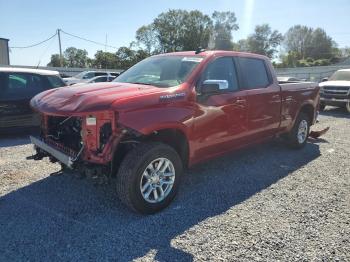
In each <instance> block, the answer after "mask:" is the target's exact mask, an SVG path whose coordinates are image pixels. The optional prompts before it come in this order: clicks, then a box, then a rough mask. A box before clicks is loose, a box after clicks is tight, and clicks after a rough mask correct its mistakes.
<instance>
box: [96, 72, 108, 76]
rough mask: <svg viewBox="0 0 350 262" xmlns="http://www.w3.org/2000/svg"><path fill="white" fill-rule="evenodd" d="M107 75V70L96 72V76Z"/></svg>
mask: <svg viewBox="0 0 350 262" xmlns="http://www.w3.org/2000/svg"><path fill="white" fill-rule="evenodd" d="M106 75H107V73H105V72H96V73H95V76H106Z"/></svg>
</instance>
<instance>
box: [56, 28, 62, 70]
mask: <svg viewBox="0 0 350 262" xmlns="http://www.w3.org/2000/svg"><path fill="white" fill-rule="evenodd" d="M57 35H58V45H59V48H60V66H61V67H63V63H62V60H63V57H62V47H61V29H57Z"/></svg>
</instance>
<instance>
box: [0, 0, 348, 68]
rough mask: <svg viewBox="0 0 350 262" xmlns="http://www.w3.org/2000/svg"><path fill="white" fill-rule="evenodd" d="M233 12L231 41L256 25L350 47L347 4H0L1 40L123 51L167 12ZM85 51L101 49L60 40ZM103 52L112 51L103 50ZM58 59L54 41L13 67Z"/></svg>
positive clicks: (16, 53) (297, 0) (340, 0)
mask: <svg viewBox="0 0 350 262" xmlns="http://www.w3.org/2000/svg"><path fill="white" fill-rule="evenodd" d="M173 8H176V9H186V10H194V9H198V10H200V11H202V12H203V13H205V14H209V15H210V14H212V12H213V11H214V10H218V11H233V12H235V14H236V16H237V19H238V24H239V27H240V29H239V30H238V31H237V32H234V33H233V37H234V40H235V41H237V40H239V39H242V38H245V37H246V36H247V35H248V34H250V33H252V32H253V30H254V26H255V25H257V24H262V23H268V24H270V25H271V27H272V28H273V29H277V30H279V31H280V32H282V33H285V32H286V31H287V30H288V28H289V27H290V26H292V25H295V24H303V25H308V26H311V27H321V28H324V29H325V30H326V32H327V33H328V34H329V35H330V36H331V37H332V38H333V40H335V41H336V42H337V43H338V44H339V46H340V47H344V46H350V28H349V24H350V0H334V1H329V0H309V1H306V0H290V1H282V0H279V1H278V0H246V1H242V0H240V1H239V0H231V1H230V0H222V1H221V0H212V1H210V0H173V1H166V0H148V1H144V0H129V1H125V0H124V1H116V0H114V1H113V0H106V1H97V0H95V1H92V0H77V1H73V0H70V1H68V0H60V1H43V0H40V1H39V0H26V1H20V0H11V1H8V0H0V38H1V37H2V38H8V39H10V43H9V45H10V46H27V45H30V44H33V43H36V42H40V41H41V40H44V39H47V38H48V37H50V36H51V35H53V34H54V33H55V31H56V29H57V28H61V29H63V30H64V31H66V32H68V33H72V34H75V35H78V36H82V37H85V38H88V39H91V40H94V41H98V42H102V43H105V41H106V35H107V43H108V44H109V45H112V46H116V47H119V46H125V45H126V46H128V45H129V43H130V42H131V41H133V40H134V38H135V32H136V30H137V29H138V28H139V27H140V26H142V25H145V24H149V23H151V22H152V20H153V19H154V18H155V17H156V16H157V15H158V14H159V13H161V12H165V11H167V10H168V9H173ZM70 46H74V47H77V48H83V49H86V50H87V51H88V53H89V56H90V57H93V55H94V54H95V52H96V51H97V50H104V47H103V46H98V45H96V44H93V43H88V42H85V41H82V40H79V39H75V38H72V37H70V36H67V35H62V48H63V50H64V49H65V48H67V47H70ZM107 51H111V52H112V51H115V50H114V49H112V48H107ZM53 53H58V41H57V38H56V37H55V38H53V39H52V40H51V41H48V42H46V43H45V44H43V45H40V46H38V47H33V48H28V49H12V51H11V53H10V60H11V64H13V65H37V64H38V63H39V61H40V65H46V64H47V63H48V62H49V59H50V56H51V54H53Z"/></svg>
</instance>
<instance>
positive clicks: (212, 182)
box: [0, 143, 320, 261]
mask: <svg viewBox="0 0 350 262" xmlns="http://www.w3.org/2000/svg"><path fill="white" fill-rule="evenodd" d="M319 156H320V151H319V145H318V144H315V143H309V144H308V145H307V146H306V147H305V148H304V149H303V150H301V151H295V150H290V149H287V148H286V147H285V146H284V145H282V144H281V143H277V144H276V143H269V144H265V145H260V146H256V147H253V148H250V149H246V150H242V151H239V153H231V154H228V155H226V156H224V157H221V158H218V159H215V160H212V161H210V162H208V163H205V164H202V165H199V166H196V167H194V168H193V169H191V170H189V171H187V172H186V174H185V177H184V179H183V183H182V187H181V189H180V192H179V195H178V197H177V198H176V200H175V201H174V202H173V203H172V204H171V206H170V207H169V208H167V209H166V210H164V211H163V212H160V213H158V214H156V215H152V216H141V215H137V214H134V213H132V212H130V211H129V210H128V209H126V208H125V207H124V206H123V205H122V204H121V203H120V202H119V200H118V199H117V197H116V194H115V191H114V187H113V186H112V185H108V186H99V187H95V186H93V185H92V183H91V181H88V180H79V179H77V178H74V177H73V176H71V175H69V174H63V175H61V176H48V177H47V178H45V179H43V180H40V181H38V182H35V183H32V184H30V185H28V186H26V187H23V188H20V189H18V190H16V191H13V192H11V193H8V194H7V195H5V196H3V197H1V198H0V232H1V239H0V254H1V253H2V254H3V256H5V255H6V256H7V257H8V258H12V260H37V259H38V258H40V259H42V260H47V259H50V260H53V261H55V260H82V261H85V260H94V261H95V260H102V261H106V260H113V261H114V260H115V261H130V260H133V259H136V258H139V257H143V256H145V255H146V254H149V253H150V252H151V253H152V252H153V251H154V250H155V251H154V252H155V254H153V256H155V257H154V259H156V260H159V261H192V260H193V256H192V255H191V254H189V253H187V252H185V251H183V250H181V249H178V248H176V246H175V245H174V244H172V240H173V239H175V238H176V237H179V236H180V235H181V234H183V233H184V232H185V231H186V230H189V229H190V228H191V227H193V226H195V225H197V224H198V223H200V222H201V221H204V220H206V219H208V218H211V217H215V216H218V215H220V214H222V213H223V212H226V211H227V210H229V209H232V208H234V207H235V205H237V204H239V203H241V202H243V201H245V200H247V199H248V198H250V197H252V196H254V195H255V194H256V193H257V192H260V191H262V190H264V189H266V188H268V187H269V186H271V185H272V184H274V183H276V182H278V181H279V180H280V179H282V178H284V177H286V176H288V175H289V174H291V173H292V172H293V171H295V170H297V169H299V168H301V167H302V166H304V165H306V164H308V163H309V162H311V161H313V160H314V159H316V158H318V157H319ZM43 172H45V170H43ZM208 237H210V236H208ZM1 256H2V255H0V257H1Z"/></svg>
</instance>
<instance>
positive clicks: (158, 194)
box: [117, 143, 182, 214]
mask: <svg viewBox="0 0 350 262" xmlns="http://www.w3.org/2000/svg"><path fill="white" fill-rule="evenodd" d="M181 176H182V162H181V159H180V157H179V155H178V154H177V152H176V151H175V150H174V149H173V148H172V147H170V146H168V145H165V144H162V143H144V144H140V145H138V146H137V147H136V148H134V149H132V150H131V151H130V152H129V153H128V154H127V155H126V156H125V158H124V160H123V162H122V163H121V166H120V169H119V172H118V174H117V193H118V196H119V198H120V200H121V201H122V202H123V203H124V204H125V205H127V206H128V207H129V208H130V209H132V210H134V211H136V212H139V213H143V214H152V213H156V212H158V211H160V210H162V209H164V208H165V207H167V206H168V205H169V204H170V203H171V201H172V200H173V199H174V197H175V195H176V193H177V189H178V185H179V183H180V180H181Z"/></svg>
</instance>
